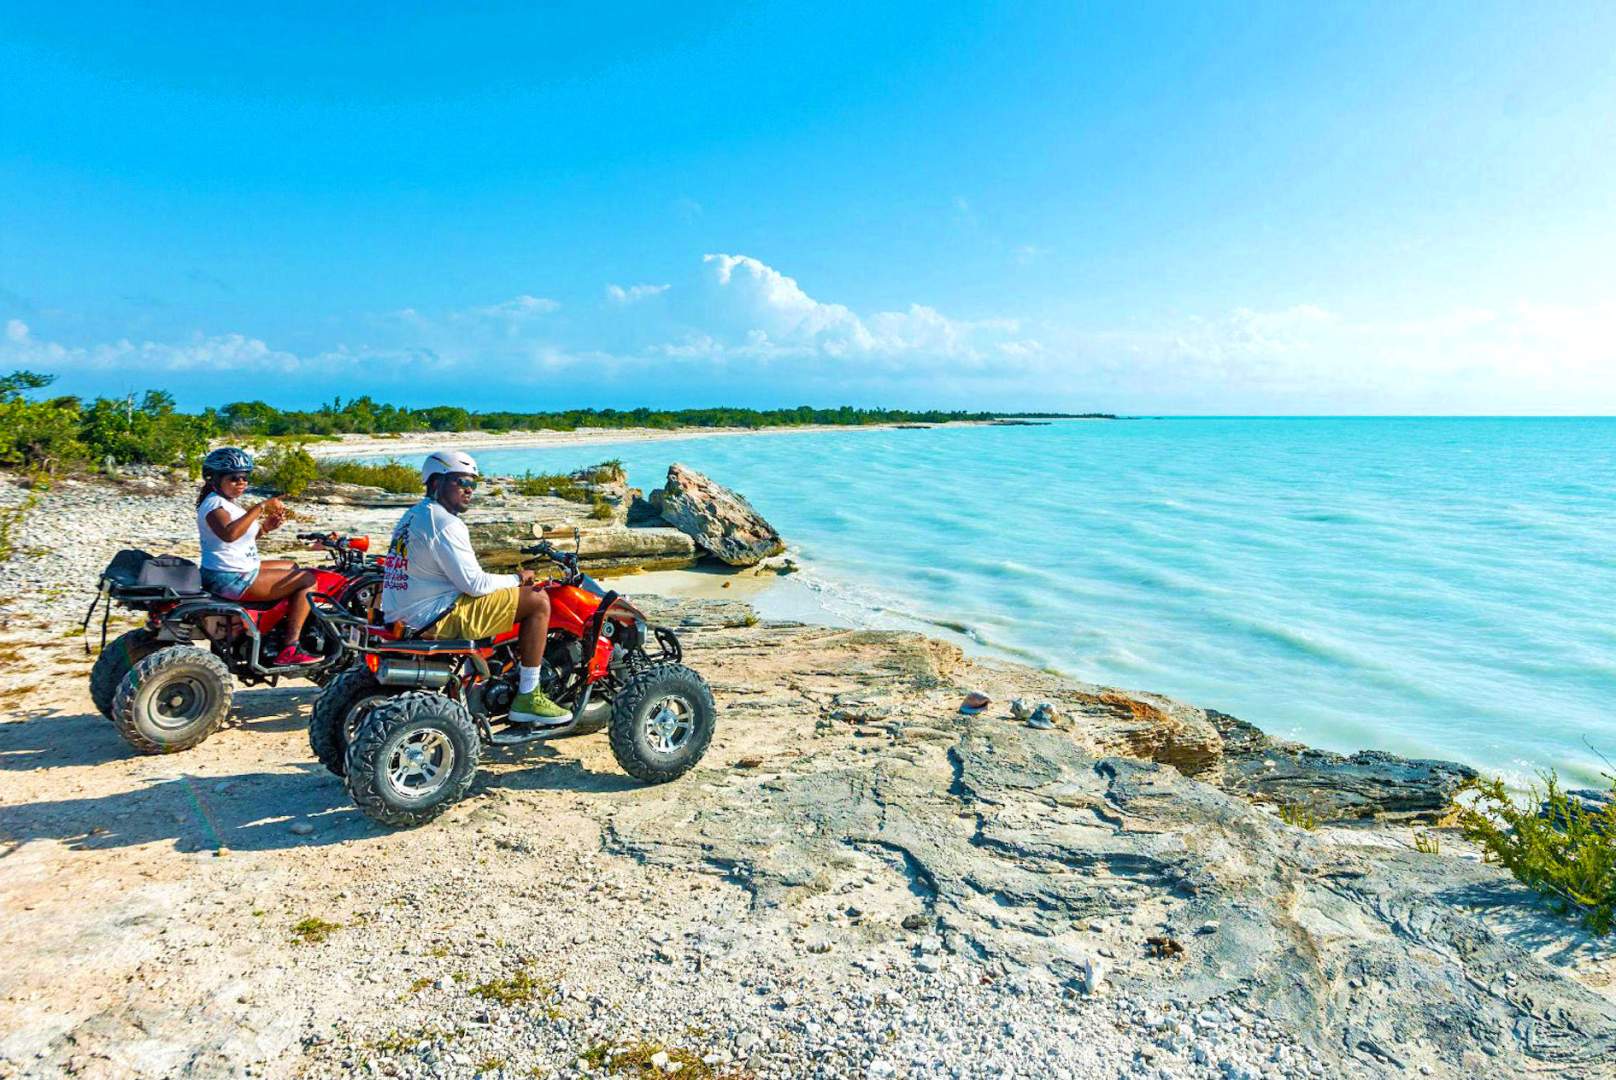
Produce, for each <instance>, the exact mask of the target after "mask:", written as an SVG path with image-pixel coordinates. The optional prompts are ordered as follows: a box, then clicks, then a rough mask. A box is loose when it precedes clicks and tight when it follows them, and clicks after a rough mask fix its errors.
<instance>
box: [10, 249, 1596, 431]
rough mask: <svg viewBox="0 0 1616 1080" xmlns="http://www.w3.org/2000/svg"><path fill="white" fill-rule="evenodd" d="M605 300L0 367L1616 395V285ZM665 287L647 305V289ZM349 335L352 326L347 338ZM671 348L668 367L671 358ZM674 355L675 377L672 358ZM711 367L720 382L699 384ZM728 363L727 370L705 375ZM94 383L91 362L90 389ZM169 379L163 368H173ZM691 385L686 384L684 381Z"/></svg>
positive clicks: (1313, 402) (1260, 398)
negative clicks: (940, 301) (1104, 303)
mask: <svg viewBox="0 0 1616 1080" xmlns="http://www.w3.org/2000/svg"><path fill="white" fill-rule="evenodd" d="M605 295H606V298H607V299H608V300H609V301H611V302H612V303H613V304H614V305H617V306H616V307H615V308H614V310H612V311H610V312H601V311H600V310H599V309H598V308H594V307H591V308H589V309H587V310H580V311H578V312H575V313H574V317H573V318H570V319H556V318H547V317H545V316H549V315H551V314H553V313H554V312H556V311H557V310H559V308H560V305H559V304H558V303H557V302H556V301H554V300H548V299H544V298H541V297H536V296H531V295H526V294H524V295H520V296H517V297H515V298H513V299H510V300H506V301H503V302H500V303H494V304H488V305H483V306H474V307H467V308H463V309H460V310H456V311H449V312H446V313H440V314H436V315H426V314H422V312H421V311H419V310H417V309H414V308H405V309H402V310H399V311H395V312H393V313H392V314H390V315H388V316H386V317H383V318H380V319H371V320H368V321H365V320H357V319H356V320H355V321H354V322H353V323H352V324H351V326H350V328H349V332H348V333H347V334H346V335H340V336H337V340H335V341H333V342H331V343H329V344H327V343H322V346H321V347H320V348H318V349H317V350H314V351H310V352H306V353H303V354H301V355H300V354H297V353H293V352H290V351H287V350H284V349H280V348H275V347H272V346H271V345H270V344H268V343H267V342H266V341H265V340H264V339H263V338H261V337H257V336H253V335H250V334H245V333H227V334H211V335H208V334H201V333H197V334H193V335H191V336H190V337H189V338H185V339H181V340H174V341H151V340H145V341H140V340H135V339H120V340H117V341H112V342H108V343H103V344H65V343H59V342H57V341H54V340H50V339H51V338H52V337H53V335H52V334H51V333H50V332H49V331H48V330H47V327H48V326H49V325H50V324H51V322H52V320H53V319H54V318H55V316H50V315H42V316H41V318H42V319H43V320H44V321H43V323H41V322H40V319H34V320H33V321H34V322H35V323H36V325H34V326H29V325H27V324H25V323H24V322H23V321H22V320H21V319H15V318H14V319H10V320H8V321H6V323H5V332H4V334H3V335H0V370H10V369H13V368H29V369H34V370H41V371H56V372H66V371H71V370H75V369H77V370H83V371H87V372H102V371H108V372H111V371H116V372H118V373H120V376H123V375H129V376H133V377H138V375H139V374H140V373H146V372H149V373H152V374H153V377H154V381H159V383H160V380H161V376H162V375H163V374H169V375H174V374H176V373H185V372H205V371H209V370H218V371H238V370H239V371H256V372H272V373H286V374H296V375H298V376H299V377H300V378H307V379H309V380H310V381H311V383H312V382H313V381H316V380H326V381H325V382H324V383H323V385H330V380H331V378H332V374H333V372H343V371H351V370H353V369H354V368H355V367H357V366H359V365H364V371H365V378H366V379H369V380H372V381H378V380H388V381H398V380H404V381H406V382H407V381H408V380H410V379H412V378H418V379H419V380H420V381H421V383H422V384H423V385H430V386H433V387H436V386H438V385H440V384H441V385H443V386H444V387H446V388H447V387H452V386H453V385H455V381H454V380H455V379H457V378H459V377H461V376H467V375H470V374H472V373H474V374H475V376H476V378H477V379H478V380H479V385H483V384H484V383H485V382H486V384H487V385H490V386H495V387H497V386H499V385H511V386H516V385H521V384H524V383H540V382H543V381H544V380H545V379H546V378H548V377H549V376H550V375H552V374H553V373H555V372H558V371H562V370H565V369H568V368H571V367H575V366H577V365H580V364H588V365H591V367H592V368H594V369H595V370H606V371H610V372H614V373H621V374H622V375H623V377H624V378H625V379H637V378H641V377H646V378H650V377H655V378H662V379H673V380H677V381H678V385H683V384H684V383H686V382H688V383H689V384H690V385H691V387H695V386H698V385H700V386H707V385H727V384H729V383H730V382H731V381H733V383H734V384H735V385H738V386H740V385H744V384H745V383H746V381H747V380H752V381H753V382H754V388H752V392H753V393H755V392H756V390H755V387H756V386H763V385H766V386H767V387H768V388H770V389H777V390H778V392H779V393H781V394H792V395H801V394H804V393H808V394H810V395H812V394H826V395H841V396H842V399H843V400H851V399H852V398H851V397H849V396H848V395H850V394H855V393H856V394H860V395H862V396H863V397H865V398H866V399H869V400H886V401H893V402H898V401H903V402H909V403H920V402H922V401H934V402H944V403H949V404H967V405H968V404H973V403H974V404H980V405H984V406H987V407H1010V406H1015V405H1020V406H1023V407H1026V406H1028V405H1031V404H1045V405H1048V406H1049V407H1051V408H1060V407H1074V408H1075V407H1083V408H1103V409H1110V410H1114V411H1123V412H1290V413H1298V412H1300V413H1309V412H1405V413H1424V412H1430V413H1463V412H1490V413H1535V412H1616V301H1613V302H1605V303H1599V304H1592V305H1580V306H1578V305H1566V304H1550V303H1543V302H1526V301H1523V302H1518V303H1515V304H1511V305H1493V306H1486V307H1484V306H1479V305H1468V306H1455V307H1453V308H1451V309H1443V310H1437V311H1431V312H1428V313H1418V312H1416V313H1414V314H1412V315H1402V316H1399V317H1397V318H1387V317H1378V318H1371V317H1365V316H1362V315H1355V314H1353V313H1350V312H1346V311H1342V310H1336V309H1335V308H1334V306H1333V305H1332V306H1331V307H1325V306H1322V305H1319V304H1299V305H1292V306H1288V307H1277V308H1260V307H1241V308H1236V309H1233V310H1231V311H1228V312H1226V313H1223V314H1220V315H1212V316H1207V317H1177V318H1174V319H1171V320H1162V321H1161V322H1160V323H1159V324H1157V325H1154V326H1150V327H1148V328H1146V329H1131V328H1130V329H1114V328H1109V327H1100V328H1085V327H1078V326H1072V325H1069V324H1068V325H1061V324H1054V323H1049V322H1045V321H1035V322H1024V321H1022V320H1018V319H1011V318H964V317H960V316H958V315H956V314H950V313H947V312H945V311H943V310H941V309H939V308H937V307H935V306H931V305H927V304H922V303H911V304H909V305H907V306H906V307H901V308H898V309H895V310H888V311H865V312H860V311H857V310H855V309H854V308H853V307H851V306H849V305H847V304H843V303H837V302H834V301H832V300H827V299H824V298H822V297H820V296H815V295H812V294H810V293H809V291H808V290H807V289H805V288H804V287H803V285H802V284H801V283H800V282H799V281H798V280H797V279H796V278H794V277H791V276H789V275H788V274H785V273H782V272H781V271H779V270H777V269H775V268H774V267H772V266H770V265H768V264H767V263H765V262H763V261H762V260H760V259H757V258H755V257H752V256H749V255H743V254H725V253H714V254H709V255H706V256H704V257H703V259H702V260H701V262H700V263H696V262H694V260H692V265H691V274H690V277H689V278H688V279H687V278H684V277H680V278H676V279H675V280H674V281H673V282H672V283H671V284H637V285H615V284H614V285H609V286H606V287H605ZM655 297H661V298H662V299H661V300H659V301H658V302H656V303H647V302H645V301H647V300H650V299H652V298H655ZM344 339H345V340H344ZM670 361H672V362H676V363H670ZM670 372H671V373H672V374H670ZM703 378H706V379H708V380H709V381H708V382H702V381H701V380H702V379H703ZM713 379H717V380H721V381H720V382H718V383H714V382H712V381H711V380H713ZM95 381H99V377H98V378H97V379H96V380H92V385H93V383H94V382H95ZM177 382H178V380H177V379H172V378H171V379H169V380H168V384H169V385H175V384H177ZM692 392H694V391H692Z"/></svg>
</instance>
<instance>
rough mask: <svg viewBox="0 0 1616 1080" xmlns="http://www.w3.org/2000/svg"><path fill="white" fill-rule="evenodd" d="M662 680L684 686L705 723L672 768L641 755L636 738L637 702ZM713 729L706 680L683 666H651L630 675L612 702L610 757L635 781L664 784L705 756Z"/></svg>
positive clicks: (715, 723) (713, 714) (714, 720)
mask: <svg viewBox="0 0 1616 1080" xmlns="http://www.w3.org/2000/svg"><path fill="white" fill-rule="evenodd" d="M666 680H674V681H677V682H679V683H682V684H684V689H685V690H687V691H688V692H689V693H690V694H691V696H692V697H693V698H694V700H695V704H696V709H697V713H698V717H700V719H702V720H704V721H705V722H702V723H698V724H697V727H696V731H695V732H694V733H693V734H692V736H691V738H692V740H693V742H694V747H693V749H691V750H690V751H689V753H688V754H687V755H686V757H685V758H684V759H683V763H682V764H680V765H677V766H675V767H672V768H669V767H668V766H666V765H659V764H657V763H656V762H655V761H653V760H652V759H650V758H647V757H646V756H645V755H644V754H643V753H641V750H640V741H639V738H638V735H637V731H638V728H639V722H638V720H639V717H638V714H639V708H640V705H641V703H642V702H643V701H644V700H645V698H646V696H647V695H648V694H650V692H651V690H652V688H653V687H654V686H655V685H656V684H657V683H661V682H664V681H666ZM702 714H705V715H702ZM717 726H718V706H717V705H716V704H715V703H714V702H713V692H712V690H711V689H709V688H708V686H707V680H706V679H704V678H702V677H701V673H700V672H698V671H696V670H695V669H694V668H689V667H686V666H685V665H684V664H655V665H653V666H651V667H648V668H645V669H644V670H642V671H639V672H637V673H635V674H634V675H632V676H630V677H629V680H628V682H627V683H625V684H624V685H623V688H622V690H620V691H618V694H617V697H616V699H615V700H614V701H613V702H612V722H611V735H610V738H611V744H612V756H613V757H615V758H616V759H617V764H618V765H619V766H621V767H622V769H623V771H624V772H626V773H628V774H629V775H630V776H632V777H634V778H635V779H636V780H643V781H645V782H646V783H648V784H666V783H668V782H670V781H673V780H677V779H679V777H681V776H683V775H684V774H685V773H687V772H689V771H690V770H691V769H693V768H695V766H696V764H697V763H698V762H700V761H701V759H702V757H703V756H705V755H706V753H707V747H708V745H709V744H710V743H711V742H712V741H713V730H714V729H715V728H716V727H717Z"/></svg>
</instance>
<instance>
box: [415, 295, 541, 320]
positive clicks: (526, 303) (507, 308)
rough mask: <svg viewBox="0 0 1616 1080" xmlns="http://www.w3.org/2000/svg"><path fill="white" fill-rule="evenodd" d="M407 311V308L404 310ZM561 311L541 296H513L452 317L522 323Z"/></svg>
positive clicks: (456, 313)
mask: <svg viewBox="0 0 1616 1080" xmlns="http://www.w3.org/2000/svg"><path fill="white" fill-rule="evenodd" d="M405 310H406V311H409V310H410V309H409V308H406V309H405ZM559 310H561V303H560V302H559V301H557V300H549V299H546V298H545V297H542V296H528V295H526V294H524V295H522V296H515V297H512V298H511V299H509V300H506V301H504V302H502V303H498V304H489V305H488V306H486V307H475V308H470V309H468V310H466V311H463V312H455V313H454V315H453V316H452V317H457V318H468V317H469V318H474V319H504V320H509V321H517V322H519V321H522V320H525V319H532V318H536V317H538V316H540V315H548V314H550V313H551V312H553V311H559Z"/></svg>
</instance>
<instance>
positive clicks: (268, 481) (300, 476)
mask: <svg viewBox="0 0 1616 1080" xmlns="http://www.w3.org/2000/svg"><path fill="white" fill-rule="evenodd" d="M319 475H320V469H319V466H318V465H317V464H316V463H315V460H314V455H312V454H310V453H309V452H308V451H307V450H305V449H303V448H302V447H301V446H277V447H275V448H274V449H272V450H270V451H269V452H268V453H266V454H264V455H263V456H262V457H260V458H259V459H258V468H257V469H256V470H254V473H253V482H254V483H255V484H259V485H262V486H263V487H267V488H270V489H271V490H273V491H274V492H276V493H277V494H280V495H301V494H303V492H304V491H305V490H307V488H308V486H309V485H310V484H312V483H314V481H315V479H316V478H318V477H319Z"/></svg>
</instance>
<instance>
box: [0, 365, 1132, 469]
mask: <svg viewBox="0 0 1616 1080" xmlns="http://www.w3.org/2000/svg"><path fill="white" fill-rule="evenodd" d="M54 379H55V376H53V375H44V374H40V373H38V372H32V371H16V372H13V373H11V374H10V375H6V376H0V466H3V467H6V468H11V469H21V470H27V471H37V472H45V473H55V472H60V471H63V470H71V469H75V468H83V467H85V466H87V465H98V464H100V463H102V462H103V461H105V460H107V459H109V458H110V459H111V460H112V461H113V462H116V463H118V464H130V463H144V464H150V465H159V466H179V465H184V466H190V467H193V468H194V467H195V466H196V463H197V462H198V461H199V460H200V459H201V457H202V455H203V454H205V453H206V452H207V449H208V446H209V445H210V444H211V443H212V442H213V441H214V440H217V439H227V438H235V439H240V440H242V441H243V442H253V441H258V440H264V439H275V440H286V441H296V440H298V439H305V438H321V437H327V436H336V435H345V434H362V435H406V434H409V433H412V432H424V431H492V432H505V431H573V430H576V429H578V428H664V429H666V428H681V427H694V428H706V427H738V428H769V427H793V426H800V425H803V424H829V425H838V426H860V425H868V424H909V423H913V424H940V423H946V422H948V421H951V420H992V419H996V418H999V417H1002V416H1005V415H1007V414H1004V413H988V412H966V411H944V410H941V409H859V408H854V407H852V406H850V405H843V406H841V407H839V408H834V409H818V408H813V407H812V406H808V405H799V406H797V407H796V408H790V409H741V408H730V407H719V408H707V409H647V408H639V409H563V410H558V411H549V412H545V411H535V412H516V411H510V410H496V411H492V412H482V411H478V410H473V409H463V408H460V407H459V406H454V405H434V406H431V407H429V408H422V409H412V408H406V407H403V406H399V405H392V404H388V403H384V402H378V401H376V400H374V399H373V398H371V397H369V396H363V397H356V398H352V399H350V400H347V401H343V400H342V399H341V398H337V399H334V400H332V401H331V402H330V403H329V404H327V405H322V406H320V407H319V408H317V409H279V408H276V407H275V406H273V405H270V404H267V403H265V402H262V401H236V402H231V403H230V404H228V405H225V406H223V407H221V408H212V407H209V408H206V409H203V410H202V411H201V412H197V413H186V412H181V411H180V410H179V409H178V408H176V407H175V404H174V398H173V395H171V394H169V393H167V392H166V391H163V390H148V391H146V392H145V393H144V394H140V395H134V394H131V395H129V396H127V397H122V398H106V397H98V398H95V399H93V400H90V401H86V400H84V399H83V398H79V397H50V396H47V395H46V394H44V393H43V392H44V391H46V390H47V389H48V388H49V387H50V384H51V383H52V382H53V381H54ZM1014 415H1015V416H1017V417H1019V418H1062V417H1071V416H1073V415H1081V416H1084V417H1099V416H1103V415H1105V414H1100V413H1084V414H1070V413H1016V414H1014Z"/></svg>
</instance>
